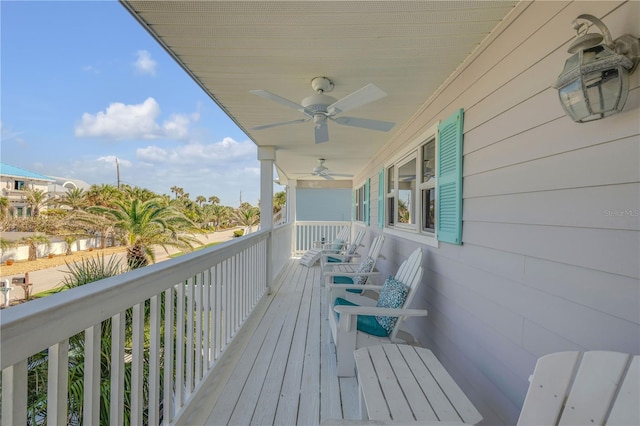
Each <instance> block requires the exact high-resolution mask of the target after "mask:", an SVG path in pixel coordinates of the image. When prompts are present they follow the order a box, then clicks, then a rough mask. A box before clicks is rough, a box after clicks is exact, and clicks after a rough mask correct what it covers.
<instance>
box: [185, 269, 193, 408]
mask: <svg viewBox="0 0 640 426" xmlns="http://www.w3.org/2000/svg"><path fill="white" fill-rule="evenodd" d="M193 280H194V279H193V278H189V280H188V284H187V307H186V309H187V349H186V351H187V352H186V356H187V359H186V367H185V368H186V370H187V371H186V373H187V375H186V376H187V378H186V380H185V385H186V386H185V400H186V399H187V398H189V396H190V395H191V392H192V391H193V367H194V366H193V352H194V341H193V326H194V308H195V306H194V303H193Z"/></svg>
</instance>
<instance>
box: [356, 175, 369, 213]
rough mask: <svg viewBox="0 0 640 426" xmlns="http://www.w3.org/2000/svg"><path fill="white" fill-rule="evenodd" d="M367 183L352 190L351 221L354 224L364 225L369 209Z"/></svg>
mask: <svg viewBox="0 0 640 426" xmlns="http://www.w3.org/2000/svg"><path fill="white" fill-rule="evenodd" d="M366 191H367V181H366V180H365V181H364V182H362V184H361V185H359V186H357V187H355V188H354V189H353V192H354V195H353V209H354V217H353V220H354V221H355V222H361V223H366V222H367V216H368V212H367V210H368V209H369V205H368V200H367V195H366Z"/></svg>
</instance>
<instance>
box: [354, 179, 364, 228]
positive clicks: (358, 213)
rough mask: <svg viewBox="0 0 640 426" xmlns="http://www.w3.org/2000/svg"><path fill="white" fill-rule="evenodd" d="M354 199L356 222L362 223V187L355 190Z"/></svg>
mask: <svg viewBox="0 0 640 426" xmlns="http://www.w3.org/2000/svg"><path fill="white" fill-rule="evenodd" d="M355 197H356V199H355V206H356V207H355V208H356V220H357V221H358V222H364V186H361V187H360V188H358V189H356V194H355Z"/></svg>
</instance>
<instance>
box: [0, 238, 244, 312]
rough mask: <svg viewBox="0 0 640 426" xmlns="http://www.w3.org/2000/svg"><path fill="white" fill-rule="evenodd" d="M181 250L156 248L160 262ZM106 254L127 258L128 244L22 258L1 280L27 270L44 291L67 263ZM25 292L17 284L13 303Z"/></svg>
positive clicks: (0, 302) (56, 282)
mask: <svg viewBox="0 0 640 426" xmlns="http://www.w3.org/2000/svg"><path fill="white" fill-rule="evenodd" d="M234 230H235V229H227V230H224V231H219V232H214V233H211V234H206V235H202V236H200V237H199V240H200V241H201V242H202V243H203V244H205V245H206V244H211V243H214V242H224V241H228V240H230V239H232V238H233V231H234ZM176 252H177V250H171V249H170V250H169V254H167V253H166V252H165V251H164V249H162V248H161V247H159V248H158V249H157V250H156V251H155V256H156V263H157V262H161V261H163V260H167V259H168V258H169V255H170V254H173V253H176ZM102 255H104V256H105V259H108V258H109V257H110V256H112V255H115V256H119V257H122V258H124V256H125V248H124V247H112V248H106V249H104V250H99V249H96V250H93V251H91V252H89V251H86V250H85V251H81V252H74V253H73V254H71V255H69V256H65V255H59V256H54V257H53V258H51V259H49V258H42V259H38V260H33V261H26V260H25V261H20V262H16V263H14V264H13V265H11V266H6V265H1V266H0V281H4V280H9V285H10V286H11V279H12V278H14V277H20V278H22V277H24V274H25V272H28V273H29V281H30V282H31V283H33V285H32V286H31V294H37V293H41V292H43V291H47V290H50V289H53V288H56V287H59V286H60V284H61V282H62V280H64V277H65V276H66V275H67V266H66V264H67V263H75V262H78V261H80V260H82V259H84V258H93V257H96V256H102ZM24 297H25V295H24V291H23V290H22V288H21V287H19V286H14V289H13V290H11V291H10V292H9V300H10V305H14V304H19V303H23V302H24V301H25V300H24ZM4 302H5V300H4V298H3V297H2V296H0V307H4Z"/></svg>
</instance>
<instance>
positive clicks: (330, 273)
mask: <svg viewBox="0 0 640 426" xmlns="http://www.w3.org/2000/svg"><path fill="white" fill-rule="evenodd" d="M358 275H364V276H367V277H373V276H376V275H380V271H371V272H338V271H325V273H324V276H325V277H327V278H329V277H356V276H358Z"/></svg>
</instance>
